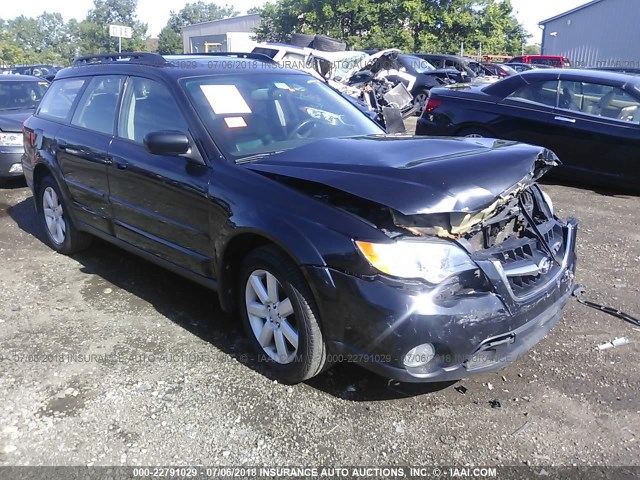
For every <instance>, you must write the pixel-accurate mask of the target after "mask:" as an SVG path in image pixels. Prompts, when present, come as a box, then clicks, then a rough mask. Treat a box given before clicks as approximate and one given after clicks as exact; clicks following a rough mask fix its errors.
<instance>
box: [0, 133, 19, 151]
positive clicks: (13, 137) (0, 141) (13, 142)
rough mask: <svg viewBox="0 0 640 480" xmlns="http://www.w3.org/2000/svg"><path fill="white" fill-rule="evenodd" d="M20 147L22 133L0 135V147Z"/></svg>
mask: <svg viewBox="0 0 640 480" xmlns="http://www.w3.org/2000/svg"><path fill="white" fill-rule="evenodd" d="M21 145H22V133H17V132H16V133H14V132H9V133H0V146H2V147H19V146H21Z"/></svg>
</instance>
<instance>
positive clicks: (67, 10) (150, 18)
mask: <svg viewBox="0 0 640 480" xmlns="http://www.w3.org/2000/svg"><path fill="white" fill-rule="evenodd" d="M588 1H589V0H511V3H512V4H513V8H514V11H515V13H516V17H517V18H518V20H519V21H520V22H521V23H523V24H524V26H525V27H526V29H527V30H528V31H529V33H531V34H532V35H533V37H531V39H530V42H531V43H540V39H541V38H542V37H541V33H540V29H539V28H538V22H540V21H541V20H546V19H547V18H550V17H553V16H555V15H558V14H559V13H563V12H566V11H567V10H571V9H572V8H575V7H577V6H579V5H583V4H585V3H588ZM187 2H188V0H138V18H139V19H140V20H141V21H142V22H145V23H147V24H148V25H149V29H148V31H147V33H148V34H149V35H151V36H157V35H158V33H160V30H162V27H164V26H165V25H166V23H167V20H168V19H169V12H170V11H171V10H173V11H178V10H180V9H181V8H182V7H183V6H184V4H185V3H187ZM2 3H3V5H2V9H1V10H0V17H1V18H4V19H9V18H13V17H17V16H18V15H26V16H29V17H34V16H37V15H39V14H40V13H42V12H45V11H47V12H59V13H61V14H62V16H63V17H64V19H65V21H66V20H69V19H70V18H76V19H78V20H82V19H83V18H84V17H85V16H86V14H87V12H88V11H89V10H90V9H91V7H92V6H93V0H65V1H63V2H55V3H54V2H51V0H30V1H29V2H19V1H6V0H5V1H3V2H2ZM214 3H218V4H231V5H233V6H234V7H235V8H236V9H237V10H239V11H240V12H242V13H246V11H247V9H249V8H251V7H255V6H258V5H262V4H264V3H265V0H218V1H217V2H214Z"/></svg>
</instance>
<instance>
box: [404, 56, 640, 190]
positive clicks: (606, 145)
mask: <svg viewBox="0 0 640 480" xmlns="http://www.w3.org/2000/svg"><path fill="white" fill-rule="evenodd" d="M416 134H417V135H447V136H463V137H489V138H501V139H505V140H516V141H519V142H526V143H530V144H534V145H542V146H544V147H546V148H549V149H550V150H552V151H553V152H555V153H556V155H558V157H559V158H560V161H561V162H562V167H560V168H558V169H555V170H554V172H553V173H554V175H563V176H565V177H568V178H571V179H578V180H583V181H588V182H597V183H603V184H607V185H610V186H614V187H627V188H633V189H637V188H638V186H639V185H640V77H638V76H634V75H627V74H623V73H615V72H604V71H592V70H568V69H562V70H560V69H557V70H552V69H549V70H532V71H529V72H524V73H522V74H520V75H514V76H512V77H509V78H507V79H505V80H502V81H500V82H497V83H495V84H493V85H489V86H485V87H474V86H469V87H463V86H456V87H455V88H437V89H433V90H431V96H430V98H429V101H428V103H427V105H426V107H425V109H424V111H423V113H422V116H421V118H420V119H419V120H418V125H417V127H416Z"/></svg>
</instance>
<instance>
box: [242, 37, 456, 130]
mask: <svg viewBox="0 0 640 480" xmlns="http://www.w3.org/2000/svg"><path fill="white" fill-rule="evenodd" d="M399 53H402V52H401V51H400V50H397V49H389V50H384V51H381V52H378V53H376V54H374V55H371V56H369V55H368V54H367V53H365V52H359V51H330V52H327V51H322V50H316V49H312V48H308V47H301V46H296V45H289V44H284V43H268V42H267V43H260V44H258V45H257V46H256V47H255V48H254V49H253V51H252V54H260V55H266V56H268V57H269V58H271V59H273V60H274V61H275V62H277V63H279V64H280V65H282V66H283V67H285V68H295V69H297V70H302V71H304V72H307V73H309V74H311V75H313V76H315V77H316V78H318V79H320V80H322V81H323V82H326V83H327V85H329V86H330V87H331V88H333V89H334V90H336V91H338V92H340V93H341V94H343V95H344V96H346V97H347V98H348V99H349V100H350V101H351V103H353V104H354V105H355V106H357V107H358V108H359V109H361V110H363V111H365V112H367V114H368V115H369V116H370V117H371V118H372V119H373V120H375V121H376V122H377V123H378V124H380V125H381V126H382V127H383V128H384V129H385V130H386V131H387V133H404V132H405V131H406V128H405V124H404V119H406V118H407V117H409V116H412V115H413V114H414V113H415V112H417V105H416V103H415V99H414V97H413V95H412V94H411V93H410V92H409V89H411V88H413V86H414V85H422V84H423V83H424V82H418V83H416V77H415V76H414V75H412V74H411V73H407V71H406V69H405V68H404V67H403V66H402V65H400V64H399V63H398V61H397V56H398V54H399ZM416 60H417V62H422V63H427V62H424V61H422V60H420V59H416ZM414 63H415V62H414ZM431 70H435V69H434V68H431V69H430V71H431ZM454 74H455V73H454V71H444V72H439V73H438V75H439V76H440V77H443V78H444V77H446V76H447V75H454ZM428 83H429V84H430V85H431V83H430V82H428ZM449 83H453V82H451V81H444V80H443V81H434V82H433V85H432V86H435V85H446V84H449ZM421 98H422V97H421ZM425 98H426V97H425ZM423 100H424V99H423Z"/></svg>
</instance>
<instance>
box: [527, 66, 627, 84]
mask: <svg viewBox="0 0 640 480" xmlns="http://www.w3.org/2000/svg"><path fill="white" fill-rule="evenodd" d="M520 75H521V76H522V77H523V78H525V79H526V78H528V77H533V76H547V77H549V79H552V78H558V79H560V80H562V79H563V78H567V77H572V78H583V79H585V80H590V81H596V82H597V81H604V82H616V83H621V84H626V83H629V82H631V83H637V82H638V79H637V78H636V77H634V76H632V75H629V74H626V73H621V72H611V71H607V70H587V69H578V68H549V69H538V70H529V71H526V72H522V73H521V74H520Z"/></svg>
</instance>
